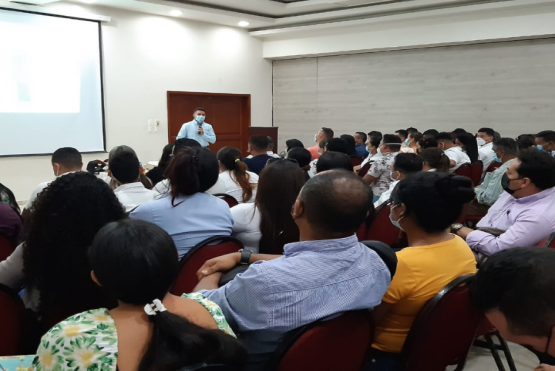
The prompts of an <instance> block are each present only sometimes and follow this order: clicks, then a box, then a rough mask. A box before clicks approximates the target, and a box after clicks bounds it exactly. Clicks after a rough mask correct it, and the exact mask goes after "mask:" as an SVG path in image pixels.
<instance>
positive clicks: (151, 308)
mask: <svg viewBox="0 0 555 371" xmlns="http://www.w3.org/2000/svg"><path fill="white" fill-rule="evenodd" d="M166 310H167V309H166V307H165V306H164V304H162V302H161V301H160V300H158V299H154V300H153V301H152V303H148V304H147V305H145V313H146V314H148V315H149V316H155V315H156V313H161V312H165V311H166Z"/></svg>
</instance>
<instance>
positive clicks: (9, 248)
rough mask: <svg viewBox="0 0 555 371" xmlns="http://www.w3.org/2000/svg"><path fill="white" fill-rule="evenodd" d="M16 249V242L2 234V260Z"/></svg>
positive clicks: (0, 257) (0, 247)
mask: <svg viewBox="0 0 555 371" xmlns="http://www.w3.org/2000/svg"><path fill="white" fill-rule="evenodd" d="M14 250H15V246H14V244H13V243H12V242H11V241H10V240H8V239H7V238H6V237H4V236H2V235H0V262H1V261H4V260H6V259H7V258H8V256H10V255H11V254H12V253H13V252H14Z"/></svg>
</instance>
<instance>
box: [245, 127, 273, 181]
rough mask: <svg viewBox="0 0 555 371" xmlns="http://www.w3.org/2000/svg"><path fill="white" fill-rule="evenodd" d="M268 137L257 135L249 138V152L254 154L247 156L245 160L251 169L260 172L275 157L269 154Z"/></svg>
mask: <svg viewBox="0 0 555 371" xmlns="http://www.w3.org/2000/svg"><path fill="white" fill-rule="evenodd" d="M268 145H269V143H268V137H267V136H265V135H255V136H252V137H250V139H249V152H250V154H251V155H252V156H253V157H251V158H245V159H244V160H243V162H244V163H245V164H247V166H248V167H249V171H252V172H253V173H256V174H260V172H261V171H262V169H263V168H264V166H266V163H267V162H268V160H269V159H271V158H274V157H273V156H269V155H268Z"/></svg>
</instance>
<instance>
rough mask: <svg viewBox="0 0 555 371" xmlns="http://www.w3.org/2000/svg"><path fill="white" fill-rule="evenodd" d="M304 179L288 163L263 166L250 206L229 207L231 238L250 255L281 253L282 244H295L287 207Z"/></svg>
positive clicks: (295, 230) (296, 238) (295, 231)
mask: <svg viewBox="0 0 555 371" xmlns="http://www.w3.org/2000/svg"><path fill="white" fill-rule="evenodd" d="M292 151H293V150H292ZM306 180H307V178H306V176H305V175H304V174H303V172H302V171H301V170H300V169H299V167H298V166H297V165H296V164H294V163H293V162H291V161H286V160H276V161H273V162H272V163H270V164H269V165H268V166H266V167H265V168H264V170H262V172H261V173H260V180H259V182H258V193H257V194H256V200H255V202H254V204H242V205H237V206H235V207H233V208H231V216H232V218H233V236H234V237H236V238H237V239H239V240H240V241H241V242H243V245H244V246H245V248H246V249H249V250H251V251H253V252H260V253H263V254H283V245H285V244H287V243H291V242H297V241H299V229H298V228H297V225H296V224H295V222H294V221H293V218H292V217H291V207H292V206H293V204H294V203H295V200H296V198H297V196H298V194H299V192H300V191H301V188H302V187H303V185H304V184H305V182H306Z"/></svg>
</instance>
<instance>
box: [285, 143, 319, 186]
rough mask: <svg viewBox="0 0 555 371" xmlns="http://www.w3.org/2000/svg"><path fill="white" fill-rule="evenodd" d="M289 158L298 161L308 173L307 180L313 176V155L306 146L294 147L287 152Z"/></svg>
mask: <svg viewBox="0 0 555 371" xmlns="http://www.w3.org/2000/svg"><path fill="white" fill-rule="evenodd" d="M287 158H288V159H292V160H295V161H297V164H298V165H299V167H300V168H301V170H303V171H304V172H305V174H306V180H308V179H310V178H312V177H313V176H314V174H312V172H311V171H310V161H311V160H312V155H311V154H310V152H309V151H308V149H305V148H293V149H291V150H289V152H287Z"/></svg>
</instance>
